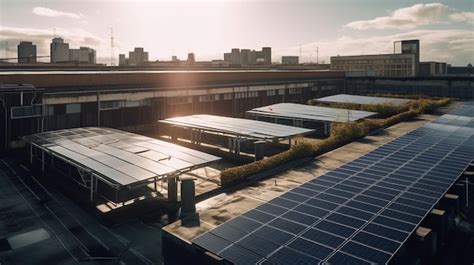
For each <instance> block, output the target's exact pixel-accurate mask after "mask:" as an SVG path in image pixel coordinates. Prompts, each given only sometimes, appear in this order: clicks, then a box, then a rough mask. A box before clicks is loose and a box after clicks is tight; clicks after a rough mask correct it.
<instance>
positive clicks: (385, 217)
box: [192, 104, 474, 264]
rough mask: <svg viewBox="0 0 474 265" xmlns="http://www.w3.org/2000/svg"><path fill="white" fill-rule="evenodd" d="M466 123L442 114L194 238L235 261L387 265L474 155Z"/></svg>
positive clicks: (472, 122) (472, 121)
mask: <svg viewBox="0 0 474 265" xmlns="http://www.w3.org/2000/svg"><path fill="white" fill-rule="evenodd" d="M467 105H468V106H469V107H470V111H469V113H470V115H471V116H472V115H474V114H472V113H474V104H467ZM438 121H442V122H438ZM472 128H474V118H473V117H469V116H461V115H453V114H451V115H450V114H447V115H443V116H441V117H440V118H438V119H436V120H435V121H433V122H430V123H427V124H425V125H423V126H421V127H419V128H417V129H416V130H414V131H412V132H409V133H407V134H405V135H403V136H401V137H399V138H396V139H395V140H393V141H390V142H389V143H387V144H384V145H383V146H381V147H379V148H377V149H376V150H374V151H372V152H370V153H368V154H366V155H364V156H362V157H360V158H358V159H356V160H353V161H351V162H349V163H347V164H345V165H343V166H342V167H339V168H337V169H335V170H333V171H330V172H328V173H326V174H324V175H323V176H319V177H317V178H314V179H311V180H309V181H308V182H306V183H304V184H303V185H300V186H298V187H296V188H293V189H292V190H290V191H289V192H286V193H284V194H282V195H281V196H279V197H277V198H275V199H272V200H270V201H269V202H266V203H264V204H262V205H260V206H258V207H256V208H254V209H252V210H250V211H248V212H246V213H244V214H243V215H241V216H238V217H236V218H234V219H231V220H229V221H227V222H225V223H223V224H221V225H219V226H218V227H216V228H214V229H213V230H211V231H208V232H207V233H204V234H202V235H200V236H199V237H197V238H194V239H193V240H192V242H193V244H196V245H198V246H200V247H202V248H204V249H206V250H208V251H211V252H212V253H215V254H217V255H219V256H220V257H223V258H225V259H226V260H228V261H231V262H232V263H234V264H262V263H265V262H270V263H272V264H274V263H277V264H291V263H292V262H289V261H293V262H295V261H297V263H298V262H299V263H308V264H310V263H319V262H323V263H329V264H348V263H351V264H371V263H376V264H387V263H388V262H389V261H390V260H391V259H392V258H393V256H394V255H395V254H396V253H397V252H398V250H399V248H400V247H401V246H402V245H403V244H404V243H405V242H406V241H407V240H408V238H409V237H410V235H411V234H413V233H414V231H415V230H416V229H417V227H418V226H419V225H420V224H421V222H422V221H423V219H424V218H425V217H426V216H427V215H428V214H429V213H430V212H431V210H432V209H433V208H434V206H435V204H436V203H437V202H438V201H439V200H440V199H441V198H442V197H443V196H444V194H445V193H446V192H447V191H448V190H449V189H450V188H451V186H452V185H453V184H454V183H455V182H456V181H457V180H458V178H459V177H460V176H461V175H462V173H463V172H464V171H465V170H466V168H467V167H468V166H469V164H470V163H471V161H472V160H473V159H474V137H473V136H474V130H472ZM216 242H218V244H216Z"/></svg>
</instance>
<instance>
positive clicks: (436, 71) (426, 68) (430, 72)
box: [419, 62, 448, 76]
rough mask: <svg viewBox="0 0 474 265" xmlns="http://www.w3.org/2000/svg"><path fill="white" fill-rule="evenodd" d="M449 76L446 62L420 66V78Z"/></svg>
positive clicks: (424, 63)
mask: <svg viewBox="0 0 474 265" xmlns="http://www.w3.org/2000/svg"><path fill="white" fill-rule="evenodd" d="M446 74H448V66H447V63H444V62H421V63H420V66H419V75H420V76H436V75H446Z"/></svg>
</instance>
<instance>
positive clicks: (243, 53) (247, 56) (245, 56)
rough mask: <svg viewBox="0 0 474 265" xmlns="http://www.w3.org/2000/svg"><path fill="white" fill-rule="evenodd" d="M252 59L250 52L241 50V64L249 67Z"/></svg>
mask: <svg viewBox="0 0 474 265" xmlns="http://www.w3.org/2000/svg"><path fill="white" fill-rule="evenodd" d="M249 59H250V50H249V49H242V50H240V64H243V65H248V64H249Z"/></svg>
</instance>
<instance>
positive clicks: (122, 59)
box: [119, 54, 127, 66]
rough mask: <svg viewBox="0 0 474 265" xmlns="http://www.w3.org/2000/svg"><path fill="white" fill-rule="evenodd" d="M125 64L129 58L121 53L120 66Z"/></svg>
mask: <svg viewBox="0 0 474 265" xmlns="http://www.w3.org/2000/svg"><path fill="white" fill-rule="evenodd" d="M125 65H127V58H126V57H125V54H119V66H125Z"/></svg>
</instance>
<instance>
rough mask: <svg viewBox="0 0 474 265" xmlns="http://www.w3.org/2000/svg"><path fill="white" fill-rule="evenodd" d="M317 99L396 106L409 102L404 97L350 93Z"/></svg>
mask: <svg viewBox="0 0 474 265" xmlns="http://www.w3.org/2000/svg"><path fill="white" fill-rule="evenodd" d="M316 101H319V102H324V103H354V104H361V105H367V104H392V105H395V106H401V105H403V104H406V103H408V102H409V101H410V100H409V99H403V98H386V97H369V96H358V95H348V94H337V95H333V96H328V97H323V98H318V99H316Z"/></svg>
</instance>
